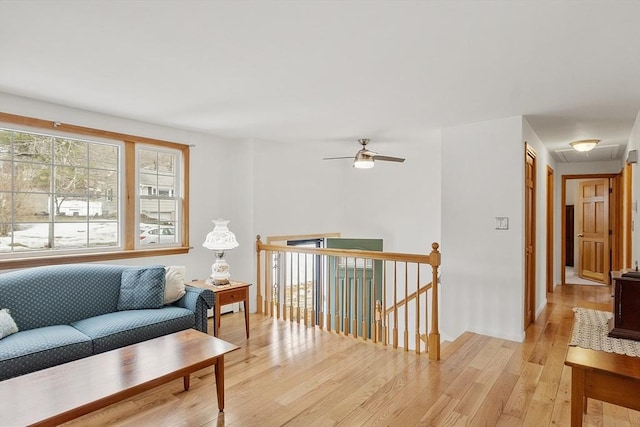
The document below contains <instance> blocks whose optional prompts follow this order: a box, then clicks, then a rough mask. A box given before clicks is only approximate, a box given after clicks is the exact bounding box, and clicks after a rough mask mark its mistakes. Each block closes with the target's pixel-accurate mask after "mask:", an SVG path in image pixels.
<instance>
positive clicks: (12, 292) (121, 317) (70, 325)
mask: <svg viewBox="0 0 640 427" xmlns="http://www.w3.org/2000/svg"><path fill="white" fill-rule="evenodd" d="M135 268H136V267H131V266H125V265H108V264H69V265H55V266H46V267H35V268H30V269H25V270H19V271H12V272H8V273H4V274H0V309H3V308H7V309H9V311H10V312H11V316H12V317H13V319H14V320H15V322H16V324H17V326H18V329H19V332H17V333H15V334H12V335H9V336H7V337H5V338H3V339H0V381H1V380H4V379H8V378H11V377H14V376H17V375H22V374H26V373H29V372H33V371H37V370H40V369H43V368H46V367H50V366H55V365H58V364H60V363H65V362H69V361H72V360H76V359H79V358H82V357H86V356H89V355H91V354H95V353H99V352H103V351H108V350H111V349H114V348H118V347H123V346H126V345H129V344H133V343H136V342H140V341H144V340H148V339H151V338H155V337H158V336H161V335H166V334H170V333H173V332H177V331H180V330H183V329H188V328H195V329H197V330H199V331H202V332H205V333H206V332H207V310H208V309H209V308H211V307H213V299H214V294H213V292H212V291H211V290H210V289H200V288H194V287H190V286H187V287H186V293H185V295H184V296H183V297H182V298H181V299H179V300H178V301H176V302H174V303H173V304H170V305H165V306H162V307H161V308H157V309H146V310H125V311H118V300H119V296H120V285H121V277H122V273H123V271H125V270H131V269H135Z"/></svg>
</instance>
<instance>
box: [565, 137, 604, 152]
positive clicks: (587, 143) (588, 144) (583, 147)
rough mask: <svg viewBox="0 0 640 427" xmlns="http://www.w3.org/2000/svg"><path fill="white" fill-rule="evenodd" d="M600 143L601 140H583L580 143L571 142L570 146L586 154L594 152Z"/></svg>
mask: <svg viewBox="0 0 640 427" xmlns="http://www.w3.org/2000/svg"><path fill="white" fill-rule="evenodd" d="M598 142H600V140H599V139H582V140H580V141H573V142H570V143H569V145H570V146H572V147H573V149H574V150H576V151H581V152H585V151H591V150H593V148H594V147H595V146H596V145H598Z"/></svg>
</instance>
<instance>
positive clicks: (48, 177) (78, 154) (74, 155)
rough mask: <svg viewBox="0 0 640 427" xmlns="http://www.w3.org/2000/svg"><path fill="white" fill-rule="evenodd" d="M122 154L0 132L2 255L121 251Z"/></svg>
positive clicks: (112, 148)
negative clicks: (109, 249) (93, 248)
mask: <svg viewBox="0 0 640 427" xmlns="http://www.w3.org/2000/svg"><path fill="white" fill-rule="evenodd" d="M120 152H121V146H120V145H119V144H117V143H113V144H108V143H102V142H93V141H85V140H80V139H73V138H66V137H58V136H50V135H43V134H36V133H28V132H21V131H15V130H11V129H0V253H10V252H24V251H38V250H56V249H78V248H91V247H117V246H119V244H120V243H119V231H118V230H119V225H118V224H119V219H120V215H119V206H120V200H119V194H120V191H119V188H120V182H119V179H120V170H119V168H120V166H119V165H120Z"/></svg>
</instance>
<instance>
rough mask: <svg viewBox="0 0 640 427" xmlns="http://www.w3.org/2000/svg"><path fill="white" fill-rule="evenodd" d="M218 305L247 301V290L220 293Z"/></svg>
mask: <svg viewBox="0 0 640 427" xmlns="http://www.w3.org/2000/svg"><path fill="white" fill-rule="evenodd" d="M216 296H217V297H218V304H219V305H225V304H232V303H234V302H241V301H245V300H246V299H247V289H246V288H245V289H231V290H228V291H218V292H217V295H216Z"/></svg>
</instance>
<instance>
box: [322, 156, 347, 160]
mask: <svg viewBox="0 0 640 427" xmlns="http://www.w3.org/2000/svg"><path fill="white" fill-rule="evenodd" d="M338 159H353V156H347V157H325V158H324V159H322V160H338Z"/></svg>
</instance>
